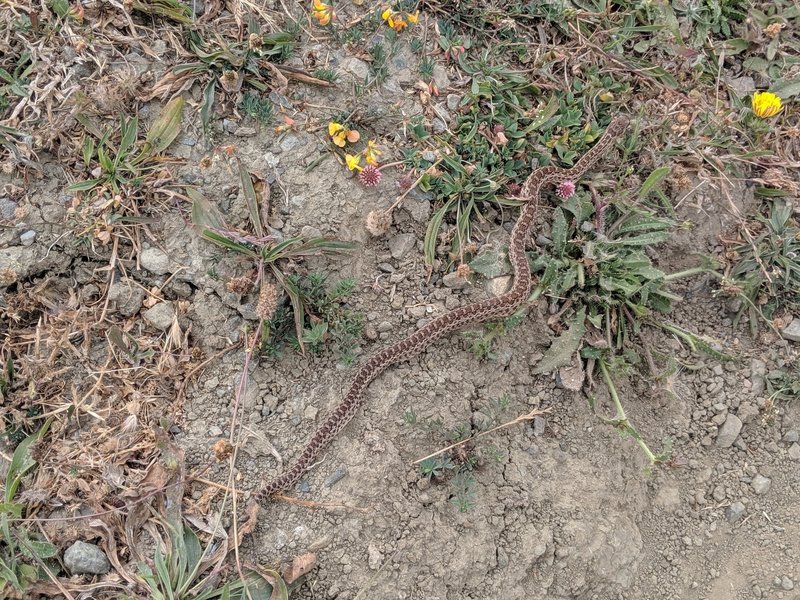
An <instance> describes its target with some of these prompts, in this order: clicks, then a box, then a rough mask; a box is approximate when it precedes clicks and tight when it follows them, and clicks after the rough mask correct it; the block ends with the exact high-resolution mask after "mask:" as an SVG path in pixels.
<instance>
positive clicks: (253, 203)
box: [239, 161, 264, 237]
mask: <svg viewBox="0 0 800 600" xmlns="http://www.w3.org/2000/svg"><path fill="white" fill-rule="evenodd" d="M239 179H240V180H241V182H242V193H243V194H244V199H245V202H247V213H248V215H249V216H250V222H251V223H252V224H253V230H254V231H255V232H256V235H257V236H258V237H263V235H264V227H263V226H262V225H261V211H260V210H259V207H258V197H257V196H256V189H255V188H254V187H253V180H252V179H251V177H250V172H249V171H248V170H247V169H246V168H245V166H244V165H243V164H242V161H239Z"/></svg>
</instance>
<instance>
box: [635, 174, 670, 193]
mask: <svg viewBox="0 0 800 600" xmlns="http://www.w3.org/2000/svg"><path fill="white" fill-rule="evenodd" d="M671 170H672V169H670V168H669V167H660V168H658V169H656V170H655V171H653V172H652V173H650V175H648V176H647V179H645V180H644V183H643V184H642V187H641V188H640V189H639V198H642V199H644V198H646V197H647V194H649V193H650V192H651V191H652V190H653V188H654V187H656V186H657V185H658V184H660V183H661V182H662V181H664V179H666V177H667V175H669V174H670V171H671Z"/></svg>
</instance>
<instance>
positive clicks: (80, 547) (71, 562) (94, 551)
mask: <svg viewBox="0 0 800 600" xmlns="http://www.w3.org/2000/svg"><path fill="white" fill-rule="evenodd" d="M64 566H65V567H67V569H68V570H69V572H70V573H72V574H73V575H77V574H82V573H89V574H91V575H104V574H105V573H108V571H109V569H111V564H110V563H109V562H108V558H106V555H105V553H104V552H103V551H102V550H100V548H98V547H97V546H95V545H94V544H87V543H86V542H82V541H81V540H78V541H77V542H75V543H74V544H72V545H71V546H70V547H69V548H67V549H66V551H65V552H64Z"/></svg>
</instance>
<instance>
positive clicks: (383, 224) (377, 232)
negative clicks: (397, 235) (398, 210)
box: [366, 210, 392, 237]
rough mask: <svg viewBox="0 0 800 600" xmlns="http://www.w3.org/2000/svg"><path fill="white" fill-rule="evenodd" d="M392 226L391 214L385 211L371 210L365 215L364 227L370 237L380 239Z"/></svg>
mask: <svg viewBox="0 0 800 600" xmlns="http://www.w3.org/2000/svg"><path fill="white" fill-rule="evenodd" d="M391 226H392V213H390V212H388V211H385V210H373V211H370V213H369V214H368V215H367V222H366V227H367V231H368V232H369V234H370V235H372V236H374V237H380V236H382V235H383V234H384V233H386V232H387V231H389V227H391Z"/></svg>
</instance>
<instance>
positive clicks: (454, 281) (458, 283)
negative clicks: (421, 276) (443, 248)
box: [442, 272, 469, 290]
mask: <svg viewBox="0 0 800 600" xmlns="http://www.w3.org/2000/svg"><path fill="white" fill-rule="evenodd" d="M442 283H444V285H445V286H446V287H449V288H450V289H453V290H463V289H464V288H465V287H467V286H468V285H469V281H467V279H466V277H459V275H458V273H456V272H453V273H448V274H447V275H445V276H444V277H442Z"/></svg>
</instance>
